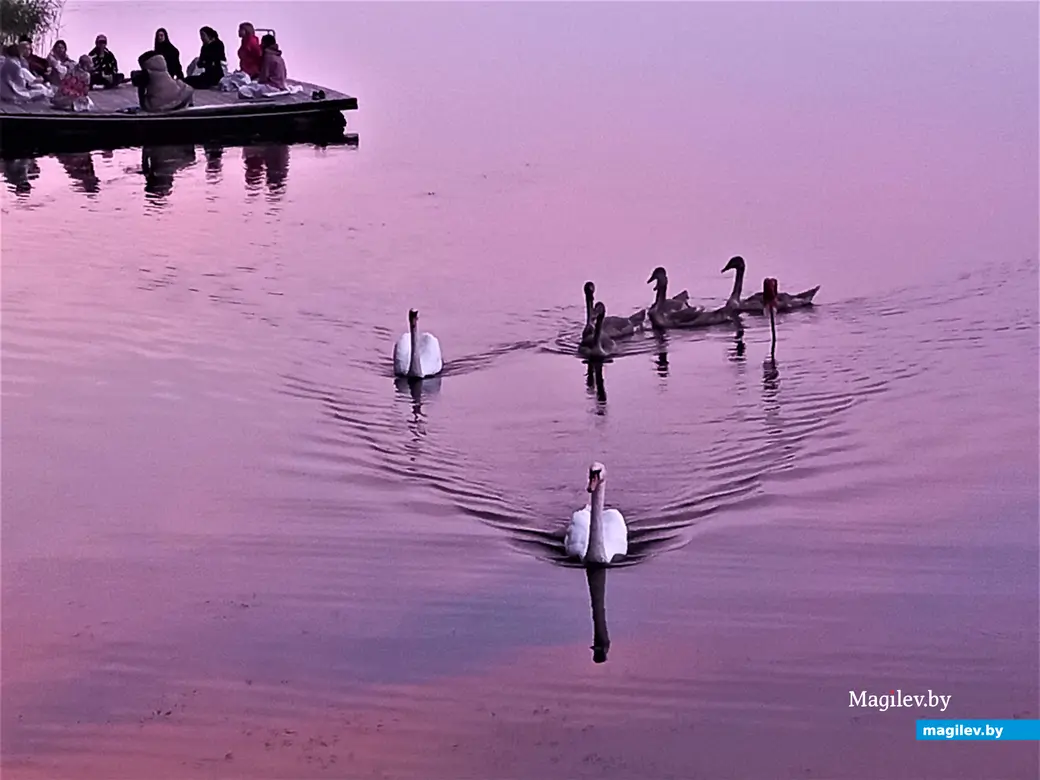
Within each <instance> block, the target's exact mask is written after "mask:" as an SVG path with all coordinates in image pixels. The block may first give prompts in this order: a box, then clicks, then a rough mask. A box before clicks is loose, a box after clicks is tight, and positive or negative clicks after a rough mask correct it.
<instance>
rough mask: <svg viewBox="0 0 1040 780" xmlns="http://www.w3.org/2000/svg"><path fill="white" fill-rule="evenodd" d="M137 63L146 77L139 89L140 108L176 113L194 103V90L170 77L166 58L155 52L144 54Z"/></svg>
mask: <svg viewBox="0 0 1040 780" xmlns="http://www.w3.org/2000/svg"><path fill="white" fill-rule="evenodd" d="M138 62H139V63H140V65H141V68H142V70H143V71H144V73H145V76H146V80H145V83H144V85H143V86H142V87H141V108H143V109H144V110H145V111H150V112H156V113H158V112H162V111H176V110H177V109H178V108H184V107H185V106H190V105H191V104H192V103H193V102H194V99H195V90H194V89H192V88H191V87H190V86H189V85H188V84H185V83H184V82H183V81H177V80H175V79H174V78H173V76H171V75H170V73H169V71H168V70H167V69H166V58H165V57H163V55H162V54H160V53H159V52H157V51H149V52H145V53H144V54H142V55H141V57H140V59H139V60H138Z"/></svg>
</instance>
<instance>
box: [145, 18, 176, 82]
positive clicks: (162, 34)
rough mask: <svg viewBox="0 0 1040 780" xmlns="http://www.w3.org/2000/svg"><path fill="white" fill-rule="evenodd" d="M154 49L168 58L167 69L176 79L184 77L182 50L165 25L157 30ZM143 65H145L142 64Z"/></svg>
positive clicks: (164, 57)
mask: <svg viewBox="0 0 1040 780" xmlns="http://www.w3.org/2000/svg"><path fill="white" fill-rule="evenodd" d="M152 51H154V52H155V53H156V54H161V55H162V56H163V59H164V60H166V71H167V72H168V73H169V74H170V75H171V76H173V78H175V79H181V80H183V79H184V68H183V67H181V52H180V50H179V49H178V48H177V47H176V46H174V45H173V44H172V43H171V42H170V34H169V33H168V32H166V28H165V27H160V28H159V29H158V30H156V31H155V46H153V47H152ZM142 67H144V66H143V65H142Z"/></svg>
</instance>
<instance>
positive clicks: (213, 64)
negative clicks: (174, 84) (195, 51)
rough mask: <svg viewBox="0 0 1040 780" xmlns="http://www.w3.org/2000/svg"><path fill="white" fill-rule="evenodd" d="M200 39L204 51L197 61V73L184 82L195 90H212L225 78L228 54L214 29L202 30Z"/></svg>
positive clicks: (200, 53)
mask: <svg viewBox="0 0 1040 780" xmlns="http://www.w3.org/2000/svg"><path fill="white" fill-rule="evenodd" d="M199 37H200V38H201V39H202V49H201V50H200V51H199V56H198V58H197V59H196V60H195V66H196V71H195V73H194V74H192V75H191V76H188V77H187V78H185V79H184V81H185V82H187V83H188V84H190V85H191V86H192V87H194V88H195V89H212V88H213V87H215V86H217V84H219V83H220V80H221V79H222V78H224V63H226V62H227V54H225V52H224V42H223V41H222V40H220V37H219V36H218V35H217V31H216V30H214V29H213V28H212V27H203V28H201V29H200V30H199Z"/></svg>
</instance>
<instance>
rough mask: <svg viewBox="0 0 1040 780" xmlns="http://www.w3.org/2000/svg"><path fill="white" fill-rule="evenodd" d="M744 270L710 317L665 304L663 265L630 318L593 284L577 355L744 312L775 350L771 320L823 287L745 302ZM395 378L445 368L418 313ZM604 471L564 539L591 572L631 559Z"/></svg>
mask: <svg viewBox="0 0 1040 780" xmlns="http://www.w3.org/2000/svg"><path fill="white" fill-rule="evenodd" d="M746 270H747V265H746V263H745V262H744V258H742V257H740V256H737V257H733V258H731V259H730V261H729V262H728V263H727V264H726V266H725V267H724V268H723V269H722V272H723V273H726V272H727V271H736V279H735V280H734V282H733V292H731V293H730V296H729V298H728V299H727V300H726V303H725V304H723V305H722V306H720V307H719V308H717V309H713V310H710V311H709V310H706V309H705V308H704V307H703V306H690V304H689V297H690V296H689V294H688V293H687V291H686V290H683V291H682V292H681V293H679V294H678V295H675V296H673V297H671V298H669V297H668V274H667V273H666V272H665V270H664V268H661V267H660V266H659V267H657V268H655V269H654V272H653V273H652V274H650V278H649V279H648V280H647V282H646V283H647V284H651V283H654V293H655V297H654V302H653V303H652V304H651V305H650V307H649V309H640V310H639V311H637V312H636V313H635V314H633V315H631V316H630V317H608V316H607V308H606V306H604V305H603V302H602V301H600V302H598V303H597V302H595V296H596V285H595V284H593V283H592V282H586V283H585V327H584V329H583V330H582V334H581V342H580V344H579V346H578V352H579V353H580V354H582V355H584V356H585V357H587V358H589V359H590V360H602V359H604V358H607V357H609V356H610V355H611V354H612V353H613V352H614V347H615V345H614V342H615V341H617V340H619V339H622V338H626V337H628V336H632V335H634V334H635V333H636V332H638V331H640V330H643V329H644V328H645V322H646V321H647V320H649V322H650V326H651V328H653V329H654V330H655V331H658V332H660V331H665V330H670V329H675V328H684V329H688V328H706V327H710V326H712V325H724V324H737V325H739V322H740V320H739V315H740V314H741V313H749V314H765V313H766V312H768V313H769V318H770V325H771V327H772V332H773V346H774V348H775V345H776V325H775V320H774V314H775V313H776V312H780V311H790V310H791V309H799V308H804V307H806V306H812V305H813V298H814V297H815V295H816V293H817V292H819V289H820V287H819V285H817V286H816V287H813V288H812V289H809V290H805V291H804V292H800V293H796V294H790V293H782V292H779V291H778V289H777V281H776V279H775V278H766V279H765V280H764V282H763V284H762V291H761V292H757V293H754V294H753V295H750V296H748V297H747V298H741V297H740V296H741V292H742V291H743V287H744V274H745V272H746ZM393 360H394V373H395V374H396V375H397V376H400V377H407V378H408V379H409V380H416V381H420V380H422V379H426V378H429V377H433V376H437V375H438V374H440V373H441V371H442V370H443V368H444V362H443V360H442V358H441V345H440V342H439V341H438V340H437V337H436V336H434V335H433V334H432V333H425V332H423V333H420V332H419V312H418V311H416V310H415V309H412V310H411V311H409V312H408V332H407V333H404V334H402V335H401V337H400V338H398V340H397V342H396V343H395V344H394V353H393ZM606 480H607V469H606V467H605V466H604V465H603V464H602V463H599V462H596V463H593V464H592V465H591V466H590V467H589V481H588V486H587V490H588V493H589V495H590V499H589V504H588V505H587V506H585V507H584V508H583V509H579V510H578V511H576V512H575V513H574V515H573V516H572V517H571V521H570V524H569V526H568V528H567V533H566V536H565V537H564V548H565V550H566V552H567V555H568V556H570V557H572V558H577V559H578V560H580V561H582V562H583V563H585V564H586V565H606V564H609V563H611V562H612V561H613V560H614V559H615V558H618V557H620V556H624V555H626V554H627V553H628V528H627V526H626V525H625V518H624V517H622V515H621V513H620V512H619V511H618V510H616V509H605V508H604V495H605V484H606Z"/></svg>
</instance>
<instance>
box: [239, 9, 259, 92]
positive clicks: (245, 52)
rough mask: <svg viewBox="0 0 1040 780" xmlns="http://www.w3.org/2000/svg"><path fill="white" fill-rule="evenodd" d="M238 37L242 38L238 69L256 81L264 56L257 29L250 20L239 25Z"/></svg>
mask: <svg viewBox="0 0 1040 780" xmlns="http://www.w3.org/2000/svg"><path fill="white" fill-rule="evenodd" d="M238 37H239V38H241V39H242V45H241V46H239V47H238V69H239V70H240V71H242V72H243V73H245V74H246V75H247V76H249V78H251V79H253V80H254V81H255V80H256V78H257V76H259V75H260V63H261V62H262V61H263V58H264V52H263V50H262V49H261V47H260V41H258V40H257V38H256V29H255V28H254V27H253V25H252V24H251V23H250V22H242V24H240V25H239V26H238Z"/></svg>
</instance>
